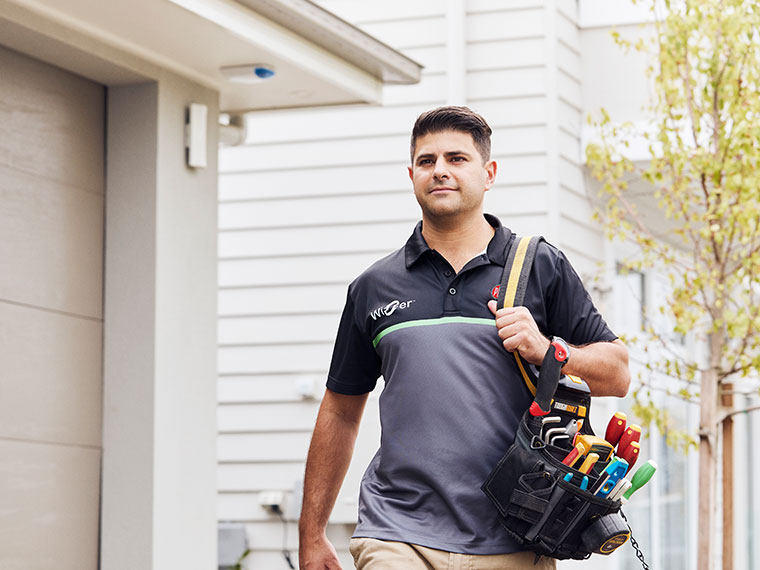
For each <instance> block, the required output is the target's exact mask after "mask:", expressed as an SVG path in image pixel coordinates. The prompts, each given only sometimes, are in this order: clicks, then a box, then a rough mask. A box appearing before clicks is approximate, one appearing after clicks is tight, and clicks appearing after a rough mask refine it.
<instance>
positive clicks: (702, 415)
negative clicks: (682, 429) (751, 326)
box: [697, 334, 722, 570]
mask: <svg viewBox="0 0 760 570" xmlns="http://www.w3.org/2000/svg"><path fill="white" fill-rule="evenodd" d="M709 342H710V365H709V367H708V369H707V370H705V371H704V372H702V377H701V379H700V380H701V382H700V398H699V400H700V405H699V508H698V511H697V512H698V522H699V524H698V526H699V536H698V544H697V570H711V568H712V556H713V549H712V543H713V539H714V536H715V534H714V533H713V529H714V526H715V522H714V516H713V515H714V513H715V492H714V489H715V467H716V452H715V442H716V435H717V434H716V431H717V430H716V423H715V422H716V420H717V415H718V414H717V412H718V385H717V383H718V375H717V370H718V364H719V362H720V355H721V348H722V347H721V338H720V336H719V335H717V334H711V335H710V341H709Z"/></svg>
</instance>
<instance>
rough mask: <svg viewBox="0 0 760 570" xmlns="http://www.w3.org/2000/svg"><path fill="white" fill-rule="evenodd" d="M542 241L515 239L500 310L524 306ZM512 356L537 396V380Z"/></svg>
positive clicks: (503, 280)
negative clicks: (529, 281) (537, 251)
mask: <svg viewBox="0 0 760 570" xmlns="http://www.w3.org/2000/svg"><path fill="white" fill-rule="evenodd" d="M542 239H543V238H542V237H541V236H533V237H520V238H517V237H516V238H515V240H514V242H513V244H512V247H511V248H510V250H509V255H508V256H507V262H506V263H505V264H504V272H503V273H502V277H501V283H500V284H499V298H498V300H497V305H498V307H499V308H503V307H519V306H521V305H522V304H523V301H524V300H525V291H526V290H527V288H528V277H530V270H531V267H533V260H534V259H535V257H536V249H537V248H538V243H539V242H540V241H541V240H542ZM512 354H513V355H514V357H515V361H516V362H517V367H518V368H519V369H520V374H522V377H523V380H525V385H526V386H527V387H528V390H530V392H531V394H533V395H534V396H535V395H536V382H535V380H536V379H535V378H533V377H532V375H531V374H530V373H529V371H528V369H527V367H526V366H525V365H524V364H523V361H522V359H521V358H520V355H519V354H518V353H517V352H513V353H512Z"/></svg>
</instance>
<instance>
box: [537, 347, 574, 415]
mask: <svg viewBox="0 0 760 570" xmlns="http://www.w3.org/2000/svg"><path fill="white" fill-rule="evenodd" d="M569 358H570V347H569V346H568V344H567V343H566V342H565V341H564V340H562V339H561V338H559V337H558V336H555V337H552V342H551V344H550V345H549V350H547V351H546V354H545V355H544V360H543V362H541V371H540V372H539V373H538V386H537V387H536V398H535V399H534V400H533V403H532V404H531V405H530V415H531V416H534V417H535V416H545V415H546V414H548V413H549V412H550V411H551V403H552V398H553V397H554V392H556V391H557V385H558V384H559V377H560V376H561V374H562V367H563V366H564V365H565V363H566V362H567V360H568V359H569Z"/></svg>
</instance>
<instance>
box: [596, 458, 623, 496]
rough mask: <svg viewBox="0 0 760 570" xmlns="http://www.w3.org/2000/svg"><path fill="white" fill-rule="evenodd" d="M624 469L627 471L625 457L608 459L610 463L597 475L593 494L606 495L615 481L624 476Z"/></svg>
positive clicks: (615, 483)
mask: <svg viewBox="0 0 760 570" xmlns="http://www.w3.org/2000/svg"><path fill="white" fill-rule="evenodd" d="M626 471H628V462H627V461H626V460H625V459H620V458H619V457H616V458H615V459H613V460H612V461H610V464H609V465H608V466H607V467H605V468H604V471H602V473H601V475H600V476H599V482H598V483H597V485H596V487H595V490H594V494H595V495H600V496H602V497H606V496H607V495H608V494H609V493H610V491H612V489H613V488H614V487H615V485H617V482H618V481H620V479H622V478H623V477H624V476H625V473H626Z"/></svg>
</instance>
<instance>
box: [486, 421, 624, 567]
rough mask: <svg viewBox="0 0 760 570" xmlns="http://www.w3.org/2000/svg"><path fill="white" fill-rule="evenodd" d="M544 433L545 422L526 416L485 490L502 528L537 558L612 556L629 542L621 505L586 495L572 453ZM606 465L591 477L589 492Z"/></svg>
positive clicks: (590, 475)
mask: <svg viewBox="0 0 760 570" xmlns="http://www.w3.org/2000/svg"><path fill="white" fill-rule="evenodd" d="M588 429H589V431H588V432H587V433H589V432H590V428H588ZM539 431H540V420H539V419H538V418H534V417H533V416H531V415H530V414H529V413H527V412H526V413H525V415H524V416H523V419H522V421H521V422H520V425H519V427H518V431H517V434H516V436H515V442H514V443H513V444H512V446H511V447H510V448H509V449H508V450H507V452H506V454H505V455H504V456H503V457H502V458H501V460H500V461H499V463H498V464H497V465H496V467H495V468H494V470H493V471H492V472H491V474H490V475H489V477H488V479H487V480H486V482H485V483H484V484H483V486H482V489H483V491H484V492H485V494H486V495H487V496H488V497H489V498H490V499H491V501H492V502H493V503H494V505H495V506H496V508H497V509H498V511H499V516H500V520H501V523H502V525H503V526H504V528H505V529H506V530H507V532H508V533H509V534H510V535H511V536H512V537H514V538H515V539H516V540H518V541H519V542H520V543H521V544H522V545H523V546H524V547H525V548H526V549H527V550H531V551H533V552H535V553H536V554H541V555H545V556H551V557H553V558H558V559H567V558H574V559H579V560H582V559H585V558H588V557H589V556H591V554H592V553H595V552H596V553H600V554H610V553H611V552H613V551H614V550H615V549H616V548H618V547H619V546H620V545H621V544H624V543H625V542H626V540H628V538H629V536H630V533H629V530H628V527H627V525H626V523H625V521H624V520H623V518H622V516H621V514H620V504H621V503H620V501H619V500H610V499H608V498H606V497H600V496H597V495H594V494H592V492H590V491H588V490H582V489H581V488H580V486H579V483H580V481H581V480H582V479H583V476H584V474H583V473H581V472H580V471H578V470H577V469H574V468H572V467H568V466H567V465H564V464H563V463H562V459H563V458H564V457H565V456H566V455H567V453H568V450H567V449H565V448H559V447H556V446H553V445H549V444H547V443H545V442H544V441H542V440H541V438H540V437H539V435H538V434H539ZM605 465H606V464H604V463H603V464H601V465H596V466H594V469H592V472H591V473H588V474H587V476H588V478H589V485H588V489H593V488H594V486H595V484H596V483H597V482H598V474H599V473H601V470H603V469H604V467H605ZM568 473H572V474H573V478H572V480H571V481H570V482H568V481H565V480H564V477H565V476H566V475H567V474H568Z"/></svg>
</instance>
